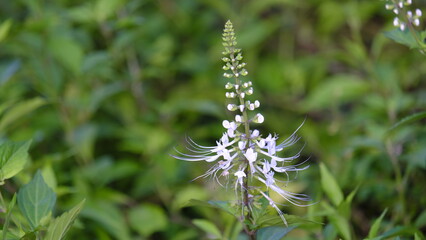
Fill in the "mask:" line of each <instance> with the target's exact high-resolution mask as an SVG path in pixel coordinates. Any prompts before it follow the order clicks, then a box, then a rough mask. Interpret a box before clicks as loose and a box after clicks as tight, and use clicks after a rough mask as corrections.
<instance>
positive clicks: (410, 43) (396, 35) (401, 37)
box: [384, 28, 419, 48]
mask: <svg viewBox="0 0 426 240" xmlns="http://www.w3.org/2000/svg"><path fill="white" fill-rule="evenodd" d="M384 35H385V36H386V37H388V38H390V39H392V40H394V41H395V42H397V43H400V44H403V45H405V46H407V47H409V48H419V45H418V44H417V42H416V39H415V38H414V37H413V35H411V33H410V31H408V30H406V31H401V30H400V29H398V28H397V29H394V30H392V31H388V32H384Z"/></svg>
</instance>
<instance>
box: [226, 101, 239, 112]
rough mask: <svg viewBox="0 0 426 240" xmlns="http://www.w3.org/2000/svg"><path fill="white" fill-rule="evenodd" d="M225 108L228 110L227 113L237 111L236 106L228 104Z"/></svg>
mask: <svg viewBox="0 0 426 240" xmlns="http://www.w3.org/2000/svg"><path fill="white" fill-rule="evenodd" d="M227 108H228V110H229V111H235V110H237V109H238V106H237V105H235V104H232V103H230V104H228V106H227Z"/></svg>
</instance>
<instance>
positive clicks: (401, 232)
mask: <svg viewBox="0 0 426 240" xmlns="http://www.w3.org/2000/svg"><path fill="white" fill-rule="evenodd" d="M415 234H417V235H419V236H422V237H423V238H424V236H423V234H422V233H421V232H420V231H419V230H418V229H417V228H415V227H411V226H397V227H394V228H392V229H390V230H389V231H387V232H385V233H383V234H382V235H380V236H378V237H376V238H373V240H381V239H388V238H390V237H397V236H409V235H415Z"/></svg>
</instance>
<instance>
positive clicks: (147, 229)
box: [129, 203, 167, 236]
mask: <svg viewBox="0 0 426 240" xmlns="http://www.w3.org/2000/svg"><path fill="white" fill-rule="evenodd" d="M129 222H130V226H131V227H132V228H133V229H135V230H136V231H137V232H138V233H139V234H141V235H142V236H149V235H151V234H153V233H154V232H157V231H164V230H165V229H166V227H167V215H166V213H165V212H164V210H163V209H162V208H161V207H159V206H157V205H154V204H147V203H145V204H142V205H140V206H137V207H134V208H132V209H131V210H130V212H129Z"/></svg>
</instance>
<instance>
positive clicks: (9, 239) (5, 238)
mask: <svg viewBox="0 0 426 240" xmlns="http://www.w3.org/2000/svg"><path fill="white" fill-rule="evenodd" d="M0 235H2V236H3V238H2V239H3V240H22V238H21V237H19V236H16V235H13V234H12V233H10V232H8V233H7V234H6V236H4V232H3V231H1V230H0Z"/></svg>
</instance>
